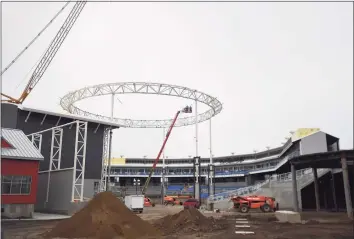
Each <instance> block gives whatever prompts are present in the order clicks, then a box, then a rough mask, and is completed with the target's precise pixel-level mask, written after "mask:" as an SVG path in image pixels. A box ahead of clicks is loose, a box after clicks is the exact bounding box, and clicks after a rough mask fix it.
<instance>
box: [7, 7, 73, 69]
mask: <svg viewBox="0 0 354 239" xmlns="http://www.w3.org/2000/svg"><path fill="white" fill-rule="evenodd" d="M70 2H71V1H68V2H66V3H65V5H64V6H63V7H62V8H61V9H60V10H59V12H58V13H57V14H55V16H54V17H53V18H52V19H51V20H50V21H49V23H47V25H45V27H44V28H43V29H42V30H41V31H40V32H39V33H38V34H37V36H36V37H35V38H34V39H33V40H32V41H31V42H30V43H29V44H28V45H27V46H26V47H25V48H24V49H23V50H22V51H21V52H20V53H19V54H18V55H17V56H16V57H15V59H14V60H13V61H11V62H10V64H9V65H8V66H7V67H5V68H4V69H3V70H2V71H1V75H3V74H4V73H5V72H6V71H7V70H8V69H9V68H10V67H11V66H12V65H13V64H14V63H15V62H16V61H17V60H18V58H19V57H20V56H21V55H22V54H23V53H24V52H25V51H26V50H27V49H28V48H29V47H30V46H31V45H32V44H33V43H34V42H35V41H36V40H37V39H38V37H39V36H40V35H41V34H42V33H43V32H44V31H45V30H46V29H47V28H48V27H49V26H50V24H52V23H53V21H54V20H55V19H56V18H57V17H58V16H59V15H60V13H62V12H63V11H64V9H65V8H66V7H67V6H68V5H69V3H70Z"/></svg>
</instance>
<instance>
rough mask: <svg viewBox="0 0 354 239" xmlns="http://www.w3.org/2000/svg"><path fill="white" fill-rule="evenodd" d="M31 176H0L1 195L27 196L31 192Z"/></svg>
mask: <svg viewBox="0 0 354 239" xmlns="http://www.w3.org/2000/svg"><path fill="white" fill-rule="evenodd" d="M31 182H32V177H31V176H10V175H6V176H1V194H3V195H4V194H21V195H28V194H30V192H31Z"/></svg>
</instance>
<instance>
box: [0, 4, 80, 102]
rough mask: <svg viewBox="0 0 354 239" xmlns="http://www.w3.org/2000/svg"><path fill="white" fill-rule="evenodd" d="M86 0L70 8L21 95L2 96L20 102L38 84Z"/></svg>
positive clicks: (10, 100) (9, 100)
mask: <svg viewBox="0 0 354 239" xmlns="http://www.w3.org/2000/svg"><path fill="white" fill-rule="evenodd" d="M86 2H87V1H79V2H76V3H75V5H74V7H73V8H72V9H71V11H70V13H69V15H68V17H67V18H66V20H65V22H64V23H63V25H62V26H61V28H60V29H59V31H58V33H57V34H56V35H55V37H54V39H53V40H52V42H51V43H50V45H49V47H48V48H47V50H46V52H45V53H44V55H43V57H42V59H41V60H40V62H39V63H38V65H37V67H36V68H35V70H34V71H33V73H32V76H31V78H30V80H29V82H28V84H27V86H26V88H25V89H24V91H23V92H22V94H21V96H20V97H19V98H18V99H16V98H14V97H11V96H9V95H6V94H3V93H1V95H2V96H4V97H6V98H7V99H8V100H2V101H7V102H11V103H16V104H22V103H23V101H24V100H25V99H26V98H27V96H28V95H29V94H30V93H31V91H32V90H33V88H34V87H35V86H36V85H37V84H38V82H39V81H40V79H41V78H42V76H43V74H44V72H45V71H46V70H47V68H48V66H49V64H50V63H51V62H52V60H53V59H54V57H55V55H56V53H57V52H58V50H59V48H60V46H61V45H62V44H63V42H64V40H65V38H66V37H67V35H68V33H69V32H70V30H71V28H72V27H73V25H74V23H75V22H76V20H77V18H78V17H79V15H80V13H81V11H82V9H83V8H84V6H85V5H86Z"/></svg>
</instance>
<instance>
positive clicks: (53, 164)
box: [49, 128, 63, 171]
mask: <svg viewBox="0 0 354 239" xmlns="http://www.w3.org/2000/svg"><path fill="white" fill-rule="evenodd" d="M62 143H63V128H56V129H53V130H52V142H51V147H50V169H49V170H50V171H52V170H57V169H60V163H61V148H62Z"/></svg>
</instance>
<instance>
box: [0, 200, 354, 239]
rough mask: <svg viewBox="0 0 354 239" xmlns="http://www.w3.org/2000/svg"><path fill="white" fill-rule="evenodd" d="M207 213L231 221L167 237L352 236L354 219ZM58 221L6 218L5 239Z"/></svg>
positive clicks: (147, 215) (152, 211) (148, 215)
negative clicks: (296, 220) (285, 219)
mask: <svg viewBox="0 0 354 239" xmlns="http://www.w3.org/2000/svg"><path fill="white" fill-rule="evenodd" d="M182 209H183V208H182V207H177V206H174V207H172V206H169V207H163V206H157V207H155V208H146V210H145V211H144V213H143V214H139V216H140V217H141V218H142V219H144V220H146V221H148V222H150V223H154V221H155V220H157V219H159V218H162V217H164V216H166V215H172V214H175V213H178V212H179V211H181V210H182ZM204 215H205V216H207V217H211V216H212V217H214V218H218V219H220V222H221V223H224V224H227V228H226V229H225V230H221V231H217V232H213V233H208V234H188V235H186V234H183V233H181V234H179V235H169V236H166V237H163V238H165V239H167V238H168V239H170V238H171V239H182V238H183V239H192V238H209V239H213V238H216V239H219V238H225V239H232V238H240V239H242V238H245V239H298V238H301V239H315V238H321V239H352V238H353V235H354V234H353V233H354V232H353V221H350V220H348V219H347V217H346V214H344V213H314V212H312V213H302V214H301V216H302V220H303V223H302V224H288V223H279V222H276V220H275V217H274V215H273V214H265V213H256V212H255V213H249V214H240V213H236V212H229V213H210V212H208V213H207V212H205V213H204ZM240 219H243V220H244V221H247V222H248V224H247V225H249V228H236V224H237V223H236V220H238V222H239V220H240ZM57 223H58V221H7V222H5V221H2V230H3V231H4V238H5V239H34V238H38V239H40V238H41V237H40V235H41V234H42V233H44V232H46V231H48V230H50V229H51V228H52V227H54V226H55V225H56V224H57ZM240 230H244V231H251V232H253V233H254V234H252V235H242V234H236V233H235V232H236V231H240Z"/></svg>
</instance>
